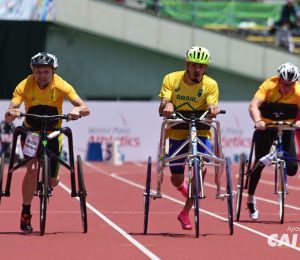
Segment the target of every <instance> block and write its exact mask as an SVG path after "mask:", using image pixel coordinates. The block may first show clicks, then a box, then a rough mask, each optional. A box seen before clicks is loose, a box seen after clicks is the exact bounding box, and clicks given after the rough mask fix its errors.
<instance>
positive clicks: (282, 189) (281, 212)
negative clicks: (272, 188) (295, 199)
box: [276, 161, 286, 224]
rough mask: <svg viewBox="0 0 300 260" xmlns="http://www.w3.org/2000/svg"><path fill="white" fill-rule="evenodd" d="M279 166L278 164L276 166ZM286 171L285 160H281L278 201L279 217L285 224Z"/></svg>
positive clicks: (281, 222)
mask: <svg viewBox="0 0 300 260" xmlns="http://www.w3.org/2000/svg"><path fill="white" fill-rule="evenodd" d="M276 167H278V165H277V166H276ZM285 171H286V166H285V162H283V161H282V162H280V163H279V167H278V168H277V173H279V175H277V176H278V178H277V181H279V185H278V191H277V193H278V203H279V219H280V224H283V222H284V203H285V193H286V189H285Z"/></svg>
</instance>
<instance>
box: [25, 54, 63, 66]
mask: <svg viewBox="0 0 300 260" xmlns="http://www.w3.org/2000/svg"><path fill="white" fill-rule="evenodd" d="M43 65H44V66H51V67H52V68H53V69H56V68H57V67H58V63H57V58H56V57H55V55H53V54H50V53H47V52H39V53H38V54H36V55H34V56H33V57H32V58H31V61H30V67H31V68H33V67H38V66H43Z"/></svg>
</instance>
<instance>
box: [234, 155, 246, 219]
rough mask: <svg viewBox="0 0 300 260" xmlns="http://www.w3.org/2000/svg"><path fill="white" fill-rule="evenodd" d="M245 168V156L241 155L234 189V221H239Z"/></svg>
mask: <svg viewBox="0 0 300 260" xmlns="http://www.w3.org/2000/svg"><path fill="white" fill-rule="evenodd" d="M245 168H246V155H245V154H241V156H240V167H239V175H238V181H237V187H236V209H235V220H236V221H239V220H240V214H241V207H242V199H243V190H244V176H245Z"/></svg>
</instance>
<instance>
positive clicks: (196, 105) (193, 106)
mask: <svg viewBox="0 0 300 260" xmlns="http://www.w3.org/2000/svg"><path fill="white" fill-rule="evenodd" d="M184 73H185V71H176V72H173V73H170V74H167V75H166V76H165V77H164V79H163V83H162V87H161V91H160V94H159V96H160V97H161V98H167V99H169V100H170V101H171V102H172V103H173V105H174V109H175V110H176V111H197V110H207V109H208V104H214V105H217V104H218V99H219V88H218V84H217V82H216V81H215V80H213V79H212V78H210V77H209V76H207V75H204V76H203V78H202V80H201V82H200V83H198V84H195V85H188V84H186V83H184V81H183V76H184ZM167 134H168V137H169V138H171V139H176V140H181V139H186V138H188V131H186V130H173V129H170V130H169V131H168V133H167ZM198 135H199V136H204V137H210V136H211V133H210V131H209V130H201V131H198Z"/></svg>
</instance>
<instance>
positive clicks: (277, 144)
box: [235, 102, 300, 224]
mask: <svg viewBox="0 0 300 260" xmlns="http://www.w3.org/2000/svg"><path fill="white" fill-rule="evenodd" d="M260 112H261V114H262V116H263V117H264V118H267V119H269V121H270V120H274V121H271V122H269V123H266V129H264V130H259V129H256V130H255V131H254V133H253V137H252V142H251V148H250V154H249V158H248V159H247V156H246V155H245V154H241V155H240V165H239V173H238V180H237V194H236V212H235V218H236V221H240V213H241V207H242V198H243V191H244V190H245V189H246V190H247V189H248V187H249V178H250V176H251V174H252V172H253V171H254V170H255V169H256V167H259V166H260V165H265V166H273V167H274V192H273V193H274V194H275V195H276V196H277V201H278V209H279V222H280V224H283V223H284V211H285V209H284V207H285V199H286V195H287V194H288V189H287V166H286V160H289V161H294V162H297V163H299V162H300V160H299V159H298V158H295V156H292V155H290V154H289V153H288V152H287V151H285V150H284V149H283V143H282V137H283V133H284V131H295V130H299V127H296V126H295V125H294V123H292V122H290V120H291V119H293V120H294V119H295V118H296V116H297V113H298V107H297V105H290V104H278V103H270V102H268V103H267V102H265V103H263V104H262V106H261V107H260ZM258 131H270V132H273V133H275V139H274V140H273V142H272V146H271V148H270V151H269V153H268V154H266V155H265V156H263V157H262V158H260V159H259V160H257V162H256V163H254V162H253V152H254V150H255V140H254V138H255V136H256V133H257V132H258ZM266 141H268V140H266Z"/></svg>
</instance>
